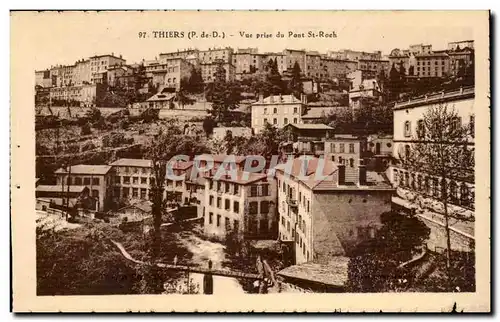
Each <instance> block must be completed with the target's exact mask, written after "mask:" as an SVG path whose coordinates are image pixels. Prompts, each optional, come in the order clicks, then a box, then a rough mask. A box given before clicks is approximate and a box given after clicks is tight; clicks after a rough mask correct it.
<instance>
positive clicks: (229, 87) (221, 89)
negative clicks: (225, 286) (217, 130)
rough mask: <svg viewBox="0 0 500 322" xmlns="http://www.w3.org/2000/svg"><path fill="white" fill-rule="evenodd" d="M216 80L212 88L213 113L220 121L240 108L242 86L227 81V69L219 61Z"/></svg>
mask: <svg viewBox="0 0 500 322" xmlns="http://www.w3.org/2000/svg"><path fill="white" fill-rule="evenodd" d="M214 77H215V81H214V83H213V86H212V88H211V90H210V95H209V96H210V97H211V101H212V109H211V112H210V113H211V114H212V116H213V117H214V118H215V120H216V121H218V122H221V121H222V122H223V121H225V120H227V119H228V118H229V116H230V114H229V112H230V111H231V110H234V109H236V108H238V106H239V103H240V100H241V88H240V87H239V86H238V85H237V84H236V83H229V82H226V71H225V69H224V67H223V65H222V62H221V61H219V62H218V65H217V69H216V71H215V76H214Z"/></svg>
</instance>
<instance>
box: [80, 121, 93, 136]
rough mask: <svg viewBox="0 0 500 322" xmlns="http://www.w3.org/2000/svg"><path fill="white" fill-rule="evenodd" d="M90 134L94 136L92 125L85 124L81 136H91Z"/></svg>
mask: <svg viewBox="0 0 500 322" xmlns="http://www.w3.org/2000/svg"><path fill="white" fill-rule="evenodd" d="M89 134H92V131H91V129H90V124H89V123H85V124H84V125H82V127H81V131H80V135H81V136H84V135H89Z"/></svg>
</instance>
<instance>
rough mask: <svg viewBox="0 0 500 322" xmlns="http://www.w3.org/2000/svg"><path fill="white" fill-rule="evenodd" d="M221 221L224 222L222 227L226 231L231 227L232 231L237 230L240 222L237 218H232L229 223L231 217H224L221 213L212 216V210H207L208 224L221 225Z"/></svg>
mask: <svg viewBox="0 0 500 322" xmlns="http://www.w3.org/2000/svg"><path fill="white" fill-rule="evenodd" d="M206 215H207V213H205V216H206ZM222 222H224V226H223V227H224V228H225V230H226V231H229V230H231V229H233V230H234V231H236V232H237V231H239V229H240V228H239V227H240V223H239V221H238V220H237V219H234V220H233V224H232V225H231V219H230V218H227V217H224V216H222V215H219V214H218V215H216V216H214V213H213V212H209V213H208V224H209V225H214V224H215V225H216V227H221V225H222Z"/></svg>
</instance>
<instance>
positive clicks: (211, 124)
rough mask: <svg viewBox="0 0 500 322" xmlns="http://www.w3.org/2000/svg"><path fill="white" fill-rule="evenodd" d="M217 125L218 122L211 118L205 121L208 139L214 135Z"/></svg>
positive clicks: (204, 129)
mask: <svg viewBox="0 0 500 322" xmlns="http://www.w3.org/2000/svg"><path fill="white" fill-rule="evenodd" d="M216 125H217V124H216V122H215V121H214V119H213V118H212V117H210V116H209V117H206V118H205V119H204V120H203V131H205V134H206V136H207V137H208V136H210V135H212V133H213V132H214V127H215V126H216Z"/></svg>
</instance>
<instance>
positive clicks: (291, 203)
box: [286, 196, 299, 208]
mask: <svg viewBox="0 0 500 322" xmlns="http://www.w3.org/2000/svg"><path fill="white" fill-rule="evenodd" d="M286 202H287V204H288V205H289V206H290V207H292V208H297V207H298V206H299V202H298V201H297V200H296V199H295V198H293V197H291V196H287V197H286Z"/></svg>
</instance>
